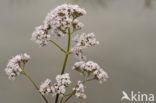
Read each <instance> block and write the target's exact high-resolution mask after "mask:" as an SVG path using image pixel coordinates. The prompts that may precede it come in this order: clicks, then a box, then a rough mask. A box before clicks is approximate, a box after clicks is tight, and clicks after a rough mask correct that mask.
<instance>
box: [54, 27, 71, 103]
mask: <svg viewBox="0 0 156 103" xmlns="http://www.w3.org/2000/svg"><path fill="white" fill-rule="evenodd" d="M70 40H71V32H70V28H69V29H68V47H67V51H66V55H65V58H64V63H63V67H62V71H61V74H64V72H65V68H66V64H67V60H68V56H69V54H70V52H69V50H70ZM58 98H59V94H57V95H56V99H55V103H57V102H58Z"/></svg>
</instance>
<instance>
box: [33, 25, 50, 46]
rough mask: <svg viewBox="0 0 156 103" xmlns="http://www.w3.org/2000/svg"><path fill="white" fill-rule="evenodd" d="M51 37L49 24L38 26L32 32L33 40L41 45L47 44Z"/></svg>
mask: <svg viewBox="0 0 156 103" xmlns="http://www.w3.org/2000/svg"><path fill="white" fill-rule="evenodd" d="M49 39H50V35H49V34H48V25H41V26H38V27H36V28H35V31H34V32H33V33H32V40H33V41H34V42H35V43H37V44H39V45H40V46H45V45H46V44H47V43H48V40H49Z"/></svg>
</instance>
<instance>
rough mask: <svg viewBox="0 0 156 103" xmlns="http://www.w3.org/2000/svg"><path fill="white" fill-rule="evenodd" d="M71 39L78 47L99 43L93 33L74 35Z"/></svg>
mask: <svg viewBox="0 0 156 103" xmlns="http://www.w3.org/2000/svg"><path fill="white" fill-rule="evenodd" d="M73 40H74V42H76V46H77V47H80V48H87V47H92V46H95V45H98V44H99V41H97V40H96V38H95V35H94V34H93V33H89V34H85V33H83V34H81V35H76V36H75V38H74V39H73Z"/></svg>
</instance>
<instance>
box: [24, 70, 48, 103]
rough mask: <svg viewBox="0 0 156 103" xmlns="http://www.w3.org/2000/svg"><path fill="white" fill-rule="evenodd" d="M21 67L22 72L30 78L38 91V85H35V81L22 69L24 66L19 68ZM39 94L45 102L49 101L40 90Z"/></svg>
mask: <svg viewBox="0 0 156 103" xmlns="http://www.w3.org/2000/svg"><path fill="white" fill-rule="evenodd" d="M21 69H22V73H23V74H24V75H25V76H26V77H27V78H28V79H29V80H30V82H31V83H32V84H33V85H34V87H35V88H36V89H37V91H39V87H38V86H37V85H36V83H35V82H34V81H33V80H32V78H31V77H30V76H29V75H28V74H27V73H26V72H25V71H24V68H21ZM39 93H40V95H41V96H42V98H43V99H44V101H45V102H46V103H49V102H48V100H47V99H46V97H45V96H44V95H43V94H41V92H39Z"/></svg>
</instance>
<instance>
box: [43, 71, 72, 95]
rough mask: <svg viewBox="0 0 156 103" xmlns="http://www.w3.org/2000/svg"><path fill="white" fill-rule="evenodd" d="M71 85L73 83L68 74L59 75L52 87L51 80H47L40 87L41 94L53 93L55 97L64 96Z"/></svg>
mask: <svg viewBox="0 0 156 103" xmlns="http://www.w3.org/2000/svg"><path fill="white" fill-rule="evenodd" d="M69 84H71V81H70V77H69V74H68V73H65V74H62V75H57V76H56V83H54V85H51V80H49V79H46V80H45V81H44V83H42V84H41V86H40V92H41V93H42V94H45V93H46V94H48V93H52V94H53V95H56V94H64V93H65V92H66V87H68V86H69Z"/></svg>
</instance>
